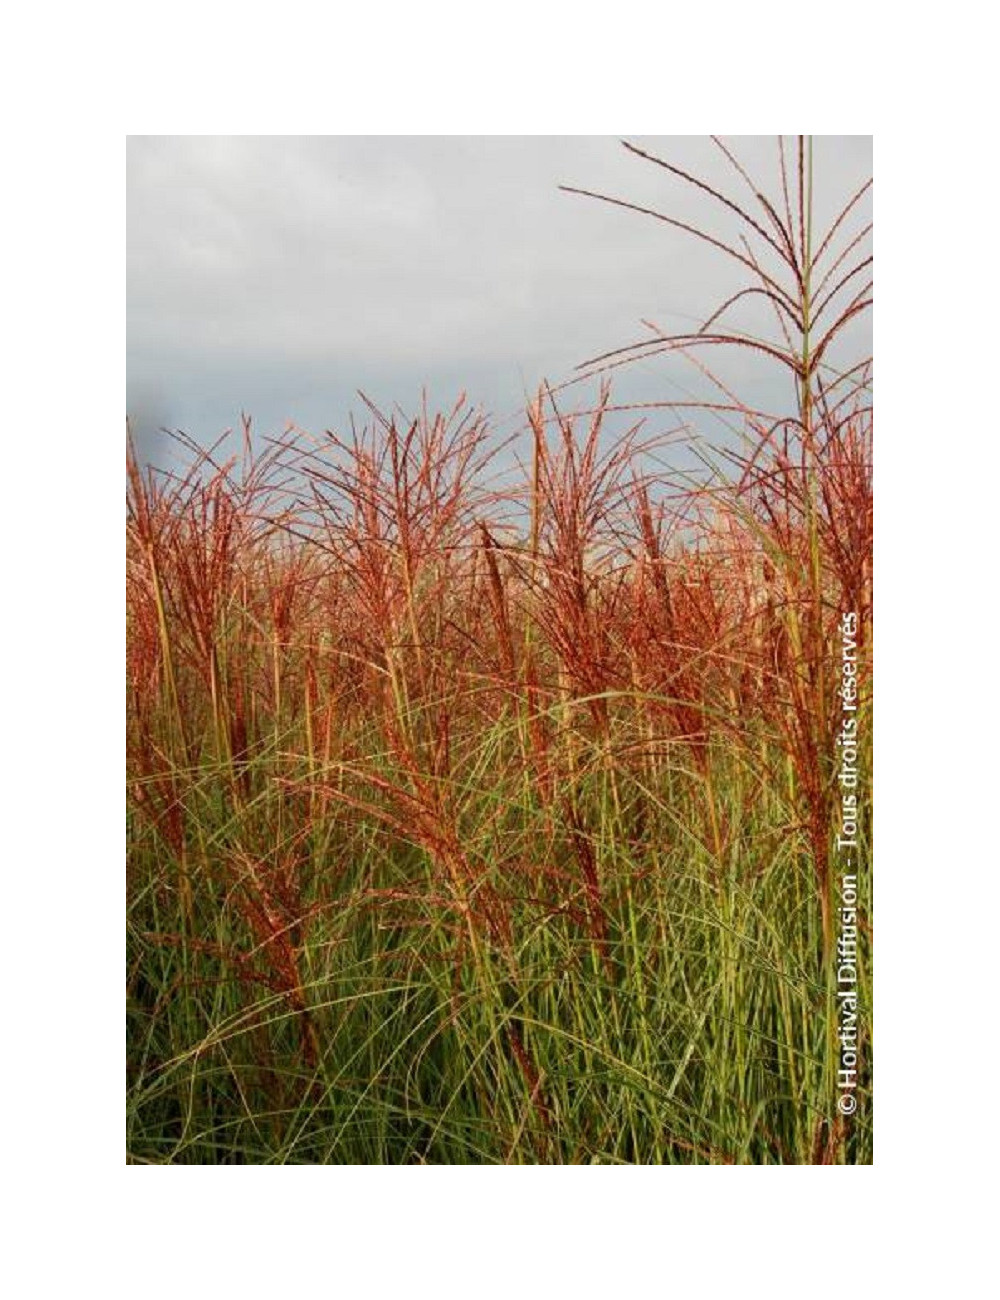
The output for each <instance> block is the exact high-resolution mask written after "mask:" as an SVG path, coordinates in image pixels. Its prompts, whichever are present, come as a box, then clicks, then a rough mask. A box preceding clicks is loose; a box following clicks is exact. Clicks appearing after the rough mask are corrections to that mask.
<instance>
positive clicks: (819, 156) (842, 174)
mask: <svg viewBox="0 0 1000 1300" xmlns="http://www.w3.org/2000/svg"><path fill="white" fill-rule="evenodd" d="M629 138H630V139H631V140H632V141H633V143H635V144H637V145H639V146H640V147H642V148H644V149H646V150H648V151H649V152H652V153H655V154H657V155H659V156H660V157H663V158H665V159H667V160H669V161H671V162H673V163H675V164H676V165H677V166H680V167H682V168H684V169H686V170H690V171H693V172H695V173H696V174H697V175H699V176H701V177H703V178H704V179H706V180H708V181H710V182H711V183H713V184H720V185H722V186H723V187H724V188H725V189H726V191H727V192H728V193H730V194H731V195H732V196H733V197H734V198H737V199H738V200H739V201H740V202H741V203H753V198H752V196H751V195H750V193H749V191H748V189H747V188H746V184H745V182H744V181H742V180H741V179H740V178H739V177H738V176H736V175H735V174H734V172H733V170H732V168H731V166H730V164H729V163H728V162H727V161H726V159H725V158H724V157H723V156H722V154H721V153H720V152H719V151H718V150H717V149H716V147H715V146H714V145H713V144H712V143H711V141H709V140H708V139H707V138H696V137H643V136H636V137H629ZM727 144H728V145H729V146H730V147H731V148H732V149H733V151H734V153H735V154H736V155H737V156H738V157H739V159H740V161H741V163H742V164H743V165H744V166H745V167H746V169H747V171H748V172H749V174H750V175H751V176H752V177H753V178H754V180H755V182H756V183H758V184H760V185H761V186H762V187H763V188H764V189H765V190H766V191H767V192H768V193H769V194H770V195H771V196H772V197H773V198H774V199H775V201H776V202H777V201H778V200H779V199H780V181H779V179H778V177H779V172H778V146H777V142H776V140H775V139H773V138H772V139H764V138H759V137H743V138H740V137H730V138H728V139H727ZM127 163H128V171H127V191H128V208H127V219H128V250H127V256H128V354H127V384H128V392H127V411H128V414H129V417H130V419H131V421H132V424H133V428H134V430H135V432H136V435H137V438H138V442H139V445H140V451H141V454H142V455H143V456H144V458H149V459H152V460H153V461H154V462H160V463H166V462H167V461H168V459H169V453H168V451H167V444H166V443H165V442H164V440H163V439H162V438H161V437H160V436H159V435H158V434H157V430H158V429H159V428H160V427H161V426H166V427H169V428H180V429H183V430H184V431H185V432H187V433H188V434H189V435H190V436H192V437H194V438H195V439H196V440H197V441H199V442H201V443H207V442H209V441H211V440H213V439H214V438H215V437H216V436H217V435H218V434H219V433H221V432H222V431H223V430H224V429H226V428H227V427H230V426H233V425H234V424H236V423H237V422H238V420H239V414H240V411H241V410H245V411H247V412H248V413H250V414H251V415H252V416H253V418H254V424H255V427H256V429H257V430H258V431H260V432H261V433H263V434H267V433H276V432H280V431H281V430H282V429H283V428H284V427H285V425H286V424H287V423H288V422H290V421H291V422H294V423H296V424H298V425H300V426H301V427H303V428H305V429H308V430H310V431H312V432H320V431H322V429H324V428H330V427H333V428H338V429H343V428H345V427H346V425H347V422H348V418H349V415H350V413H351V412H352V411H353V412H355V413H356V414H358V415H359V416H363V415H364V411H363V407H362V404H361V402H360V400H359V398H358V396H357V392H358V390H359V389H361V390H363V391H364V392H365V393H366V394H368V396H369V397H370V398H371V399H372V400H373V401H374V402H375V403H376V405H378V406H380V407H382V408H383V409H388V408H391V407H392V406H393V405H394V404H398V405H399V406H400V407H402V408H403V409H404V410H405V411H410V410H414V409H416V407H417V405H418V403H419V401H420V394H421V390H422V388H423V387H425V386H426V388H427V390H428V395H429V401H430V404H431V406H432V407H448V408H450V407H451V405H452V404H453V403H454V400H455V398H456V397H457V395H458V393H459V392H460V391H462V390H464V391H466V392H467V393H468V395H469V398H470V399H471V400H472V401H473V402H475V403H476V404H477V405H480V406H482V407H483V408H484V409H485V410H486V411H488V412H489V413H491V415H492V416H493V418H494V420H495V422H496V424H497V425H498V426H499V427H501V428H503V429H504V430H511V429H513V428H514V427H515V425H516V423H517V422H518V420H519V418H520V413H521V411H522V408H523V401H524V395H525V393H526V392H527V393H531V392H533V391H534V390H535V389H536V387H537V385H538V383H539V382H540V381H541V380H543V379H547V380H548V381H549V382H550V383H553V384H556V383H559V382H561V381H563V380H565V379H566V378H568V377H570V376H571V374H572V372H573V368H574V367H575V366H577V365H578V364H579V363H581V362H583V361H586V360H587V359H588V358H590V357H592V356H594V355H596V354H599V353H602V352H605V351H607V350H609V349H611V348H614V347H619V346H622V345H624V344H627V343H631V342H634V341H637V340H638V339H640V338H642V337H644V336H645V335H646V334H647V331H646V330H645V329H644V327H643V325H642V323H641V322H642V321H643V320H644V319H645V320H650V321H653V322H655V323H656V324H657V325H658V326H659V327H660V328H662V329H664V330H669V331H681V330H685V329H694V328H697V326H698V325H699V324H701V323H702V322H703V321H704V319H705V318H706V317H707V316H708V315H709V314H710V313H711V312H712V311H713V310H714V309H715V307H716V306H718V305H719V304H720V303H721V302H722V301H723V300H724V299H725V298H726V297H727V296H728V295H729V294H730V293H732V292H734V291H735V290H737V289H738V288H740V287H741V286H742V285H743V284H744V283H745V275H744V273H743V272H742V271H741V269H740V268H739V267H738V266H736V265H735V264H733V263H730V262H729V261H728V259H726V258H725V257H723V256H721V255H720V254H718V253H717V252H715V251H714V250H712V249H711V248H709V247H708V246H706V245H704V244H701V243H699V242H698V241H696V240H694V239H692V238H691V237H690V236H688V235H685V234H684V233H683V232H681V231H679V230H677V229H674V228H671V227H669V226H667V225H665V224H663V223H662V222H658V221H655V220H652V219H651V218H649V217H645V216H642V215H639V214H637V213H634V212H627V211H624V210H621V209H617V208H613V207H611V206H609V205H607V204H603V203H599V202H595V201H594V200H592V199H587V198H581V197H579V196H575V195H570V194H566V193H562V192H560V191H559V189H558V186H559V185H560V184H568V185H575V186H579V187H581V188H585V189H592V190H598V191H601V192H603V193H606V194H610V195H614V196H617V197H621V198H624V199H627V200H628V201H630V202H633V203H638V204H642V205H646V206H649V207H653V208H656V209H658V210H660V211H663V212H666V213H668V214H670V215H672V216H675V217H677V218H678V219H679V220H682V221H688V222H691V223H692V224H699V225H703V226H704V227H705V228H707V229H710V230H712V231H713V232H715V233H717V234H719V235H720V236H721V237H725V238H728V239H730V240H732V239H733V238H734V237H735V236H736V230H737V222H736V221H735V219H734V218H732V217H731V215H730V214H728V213H726V212H725V211H724V210H720V209H719V207H718V205H716V204H714V203H713V202H712V201H711V200H710V199H709V198H707V197H706V196H705V195H704V194H702V193H699V192H697V191H695V190H692V189H691V188H690V187H689V186H687V185H685V184H684V183H682V182H681V181H679V180H678V179H677V178H675V177H674V176H672V175H670V174H669V173H668V172H666V171H664V170H663V169H662V168H659V167H656V166H654V165H653V164H651V163H649V162H646V161H644V160H642V159H640V158H637V157H635V156H634V155H631V154H629V153H628V152H627V151H626V150H624V149H623V148H622V146H621V144H620V143H619V142H618V141H617V140H616V139H614V138H611V137H581V136H573V137H537V136H531V137H497V136H491V137H463V136H449V137H418V136H411V137H388V136H381V137H377V136H369V137H226V138H217V137H163V136H160V137H132V138H131V139H130V140H129V142H128V151H127ZM871 167H872V145H871V138H870V137H861V136H854V137H832V136H831V137H821V138H818V139H817V140H816V143H815V176H816V180H815V205H816V213H817V228H818V229H822V230H825V228H826V227H827V226H828V225H829V223H830V221H831V219H832V218H833V216H834V215H835V213H836V211H837V210H838V208H839V206H840V205H841V204H842V203H843V202H844V200H845V199H846V198H848V197H850V196H851V195H852V194H853V193H854V192H855V191H856V190H857V189H858V188H859V186H860V185H861V184H862V183H863V182H864V180H866V179H867V178H868V176H869V175H870V174H871ZM870 215H871V202H870V196H868V197H866V200H865V202H864V203H863V204H862V205H860V206H859V208H858V209H857V210H856V213H855V215H854V216H853V218H852V219H851V221H850V222H849V223H848V224H847V229H848V230H850V231H851V232H853V231H856V230H857V229H858V228H859V227H860V225H861V224H863V223H864V222H865V221H866V220H868V219H870ZM741 310H742V315H740V314H737V315H734V316H732V317H731V318H730V324H733V325H738V326H740V327H742V328H761V329H764V330H765V331H768V332H771V333H773V323H772V322H771V320H769V319H768V317H767V315H766V313H764V311H763V308H762V307H761V306H759V305H757V304H755V303H754V302H753V301H751V302H749V303H747V304H744V306H743V307H742V309H741ZM861 330H862V336H861V337H860V338H859V339H858V340H857V345H858V348H859V349H860V351H859V352H858V355H861V353H862V352H867V351H870V339H869V338H866V337H865V334H866V333H867V334H868V335H870V323H869V324H866V325H863V326H861ZM712 361H713V364H716V363H718V361H719V358H718V356H713V357H712ZM724 373H725V378H726V379H727V381H728V382H731V383H733V384H734V385H736V386H737V387H738V389H739V392H740V394H741V396H742V397H743V398H744V400H747V401H748V402H750V403H757V404H760V405H763V406H766V407H768V408H769V409H771V408H773V407H775V406H787V405H788V403H789V401H790V400H791V398H790V393H789V390H788V382H787V380H785V379H783V378H782V377H781V375H780V373H777V372H776V371H775V369H774V368H772V367H769V366H768V365H767V364H766V363H765V364H763V365H761V364H760V362H759V360H757V359H755V358H751V357H750V356H745V357H739V356H734V357H732V358H730V359H729V360H728V362H726V364H725V366H724ZM590 391H591V393H592V392H593V386H591V390H590ZM573 392H574V399H573V400H574V401H578V402H581V403H584V402H585V396H586V394H585V393H584V392H580V390H573ZM692 392H697V393H701V394H704V393H705V388H704V383H703V381H702V380H701V379H700V377H699V376H698V374H697V372H695V371H693V370H692V368H691V367H690V366H688V365H686V364H685V363H684V362H683V361H682V360H681V359H680V358H673V359H671V360H669V361H667V360H664V359H659V360H655V361H646V362H642V363H641V364H639V365H635V366H629V367H626V368H624V369H622V370H620V371H618V372H617V378H616V384H615V390H614V397H615V400H616V401H619V402H623V403H624V402H650V401H659V400H683V398H684V397H685V396H686V395H688V394H689V393H692ZM577 394H579V395H577ZM650 418H653V419H655V418H656V417H655V416H654V417H650ZM663 422H664V421H663V420H661V423H663Z"/></svg>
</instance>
